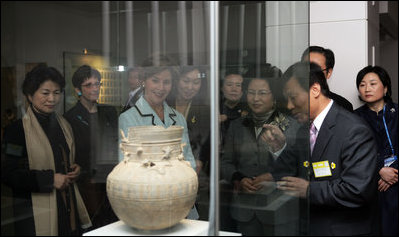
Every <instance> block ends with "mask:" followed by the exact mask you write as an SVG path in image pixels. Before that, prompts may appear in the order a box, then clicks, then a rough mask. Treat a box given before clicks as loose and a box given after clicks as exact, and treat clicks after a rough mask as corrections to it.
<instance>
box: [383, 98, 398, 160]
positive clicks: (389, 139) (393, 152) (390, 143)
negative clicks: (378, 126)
mask: <svg viewBox="0 0 399 237" xmlns="http://www.w3.org/2000/svg"><path fill="white" fill-rule="evenodd" d="M385 106H386V105H384V110H383V112H382V119H383V120H384V126H385V132H386V133H387V137H388V141H389V145H390V146H391V150H392V155H395V150H394V149H393V146H392V142H391V138H390V137H389V132H388V128H387V124H386V122H385Z"/></svg>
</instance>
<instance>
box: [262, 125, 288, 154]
mask: <svg viewBox="0 0 399 237" xmlns="http://www.w3.org/2000/svg"><path fill="white" fill-rule="evenodd" d="M263 128H264V129H265V131H264V132H263V133H262V135H261V138H262V140H263V141H264V142H266V143H267V144H268V145H269V146H270V148H271V151H272V152H273V153H274V152H277V151H279V150H281V149H282V148H283V147H284V144H285V135H284V133H283V132H282V131H281V129H280V128H279V127H277V126H276V125H271V124H263Z"/></svg>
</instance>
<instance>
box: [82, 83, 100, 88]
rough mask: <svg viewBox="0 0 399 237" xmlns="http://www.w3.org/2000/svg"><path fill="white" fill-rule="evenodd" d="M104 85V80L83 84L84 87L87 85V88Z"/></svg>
mask: <svg viewBox="0 0 399 237" xmlns="http://www.w3.org/2000/svg"><path fill="white" fill-rule="evenodd" d="M102 85H103V83H102V82H96V83H89V84H84V85H83V84H82V86H83V87H86V88H89V89H91V88H95V87H96V88H98V87H100V86H102Z"/></svg>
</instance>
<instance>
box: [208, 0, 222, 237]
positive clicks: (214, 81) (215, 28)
mask: <svg viewBox="0 0 399 237" xmlns="http://www.w3.org/2000/svg"><path fill="white" fill-rule="evenodd" d="M209 10H210V14H209V16H210V24H209V25H210V58H209V61H210V79H211V83H210V84H211V181H210V202H209V230H208V234H209V235H211V236H212V235H213V236H215V235H219V119H218V118H219V2H218V1H211V2H210V7H209Z"/></svg>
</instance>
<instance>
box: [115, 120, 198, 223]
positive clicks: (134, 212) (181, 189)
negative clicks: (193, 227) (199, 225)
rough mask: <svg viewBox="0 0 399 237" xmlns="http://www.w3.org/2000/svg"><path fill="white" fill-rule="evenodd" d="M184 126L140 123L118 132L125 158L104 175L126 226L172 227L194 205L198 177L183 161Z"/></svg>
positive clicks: (119, 214) (119, 215)
mask: <svg viewBox="0 0 399 237" xmlns="http://www.w3.org/2000/svg"><path fill="white" fill-rule="evenodd" d="M182 134H183V127H180V126H171V127H169V128H166V129H165V128H163V127H161V126H139V127H131V128H129V132H128V138H126V137H125V136H124V134H123V132H122V142H121V144H120V147H121V149H122V151H123V153H124V159H123V160H122V161H121V162H120V163H119V164H118V165H117V166H115V168H114V169H113V170H112V172H111V173H110V174H109V175H108V177H107V195H108V198H109V201H110V203H111V206H112V209H113V210H114V212H115V214H116V215H117V216H118V217H119V219H120V220H122V221H123V222H125V223H126V224H127V225H129V226H131V227H134V228H137V229H142V230H158V229H164V228H168V227H171V226H173V225H175V224H177V223H178V222H179V221H181V220H182V219H184V218H185V217H186V216H187V214H188V213H189V211H190V209H191V208H192V207H193V205H194V203H195V199H196V196H197V189H198V178H197V174H196V172H195V171H194V169H193V168H191V166H190V163H189V162H188V161H185V160H184V156H183V147H184V144H181V139H182Z"/></svg>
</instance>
